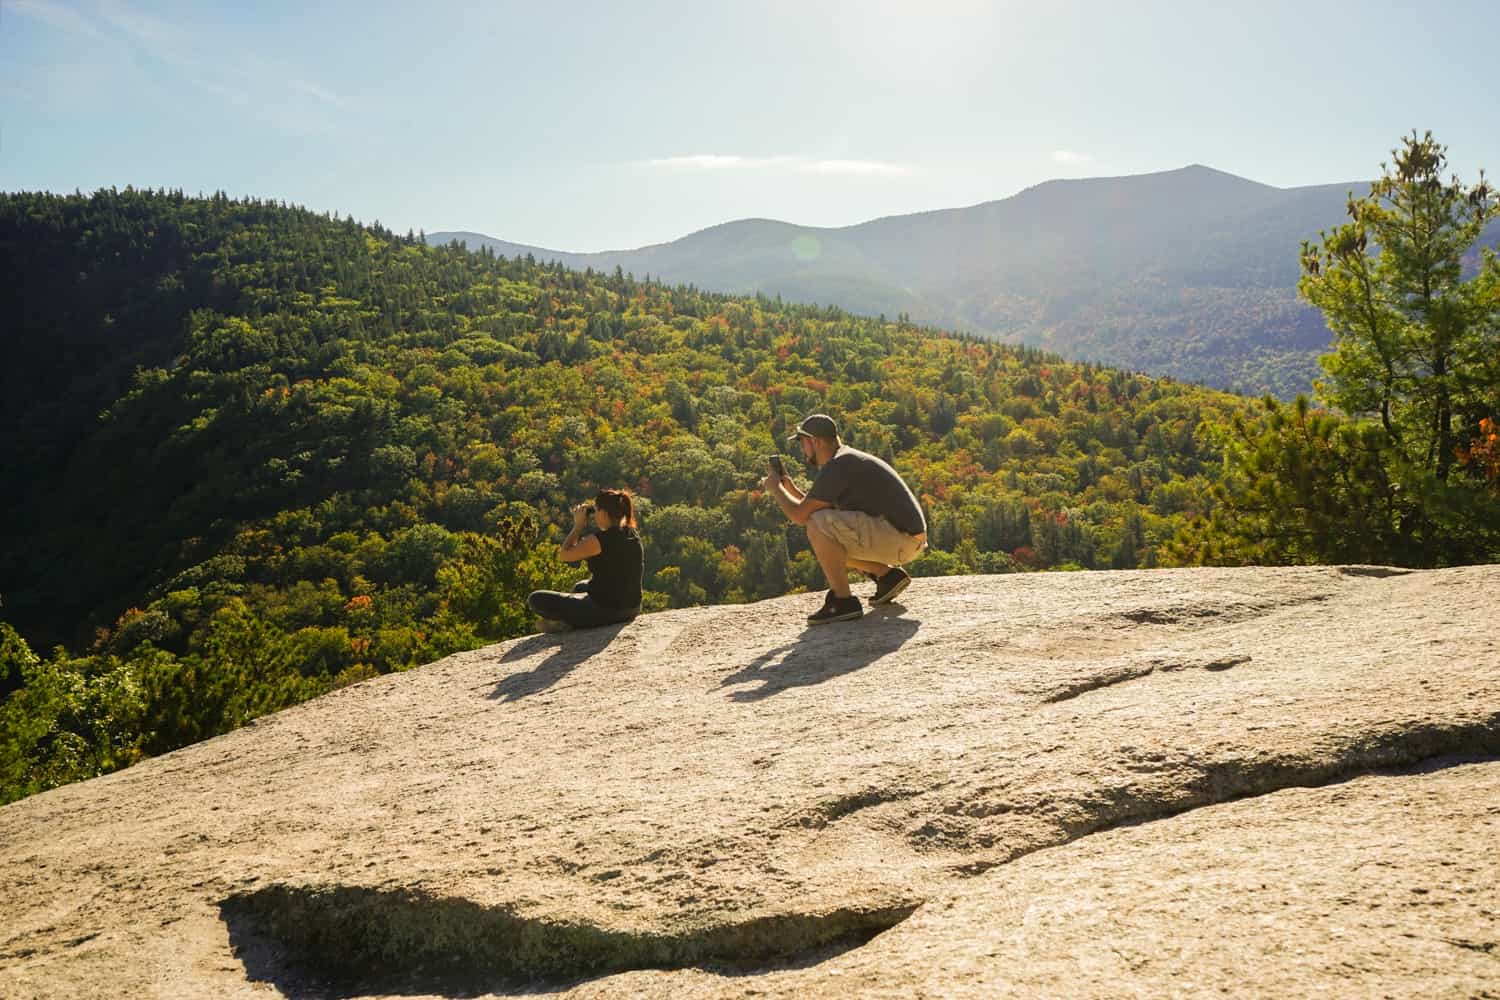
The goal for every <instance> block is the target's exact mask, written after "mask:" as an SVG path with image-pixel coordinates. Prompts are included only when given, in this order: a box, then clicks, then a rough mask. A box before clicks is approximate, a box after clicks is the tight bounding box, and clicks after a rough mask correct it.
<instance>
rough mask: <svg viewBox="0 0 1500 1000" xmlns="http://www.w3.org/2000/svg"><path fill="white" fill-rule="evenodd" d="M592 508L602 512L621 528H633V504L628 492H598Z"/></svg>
mask: <svg viewBox="0 0 1500 1000" xmlns="http://www.w3.org/2000/svg"><path fill="white" fill-rule="evenodd" d="M594 506H595V507H598V508H599V509H600V510H602V511H604V512H605V513H606V514H608V515H609V516H610V517H611V518H613V519H614V521H615V523H616V524H618V525H620V527H622V528H630V529H632V530H633V529H634V528H635V504H633V503H632V502H631V499H630V491H629V490H600V491H599V495H598V496H596V497H594Z"/></svg>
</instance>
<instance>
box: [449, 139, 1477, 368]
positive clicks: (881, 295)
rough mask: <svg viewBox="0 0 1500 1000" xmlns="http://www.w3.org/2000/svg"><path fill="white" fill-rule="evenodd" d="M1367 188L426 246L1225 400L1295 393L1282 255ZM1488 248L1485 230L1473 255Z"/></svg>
mask: <svg viewBox="0 0 1500 1000" xmlns="http://www.w3.org/2000/svg"><path fill="white" fill-rule="evenodd" d="M1368 190H1369V182H1368V181H1354V182H1349V183H1342V184H1323V185H1316V186H1312V187H1298V188H1276V187H1272V186H1270V185H1267V184H1261V183H1259V182H1256V181H1252V180H1247V179H1245V178H1243V177H1237V176H1235V175H1233V174H1229V173H1225V172H1223V171H1220V170H1215V169H1213V168H1211V167H1206V166H1202V165H1197V164H1195V165H1192V166H1188V167H1183V168H1181V169H1179V170H1171V171H1166V172H1162V173H1153V174H1140V175H1134V176H1126V177H1102V178H1088V179H1078V180H1052V181H1046V182H1044V183H1042V184H1038V185H1036V186H1034V187H1030V188H1027V189H1026V190H1024V191H1021V192H1020V193H1018V194H1016V195H1013V196H1011V197H1009V198H1004V199H1001V200H998V201H988V202H983V203H980V204H977V205H972V206H969V207H967V208H951V209H938V210H935V211H929V212H919V213H916V214H912V215H897V216H887V217H884V218H879V219H873V220H871V221H869V222H863V223H859V224H857V225H853V226H844V227H839V228H820V227H815V226H799V225H795V224H793V223H788V222H779V221H775V220H770V219H742V220H739V221H735V222H727V223H723V224H721V225H718V226H712V227H710V228H708V229H703V230H700V231H698V232H695V233H690V234H689V235H687V236H684V237H682V238H680V239H677V240H673V241H671V242H668V243H660V244H654V245H651V246H645V247H640V248H638V249H634V250H614V251H605V252H600V253H568V252H563V251H557V250H549V249H545V248H542V247H533V246H527V245H524V244H518V243H509V242H506V241H503V240H497V239H494V238H493V237H490V236H485V235H483V234H480V233H468V232H439V233H430V234H428V236H427V239H428V242H430V243H448V242H451V241H453V240H459V241H461V242H464V243H466V244H467V245H468V246H469V247H470V248H471V249H478V248H479V247H481V246H487V247H489V248H490V249H492V250H493V251H494V252H495V253H499V254H504V255H506V256H512V257H514V256H523V257H524V256H526V255H527V254H530V255H532V256H533V257H535V258H537V259H538V260H541V261H557V262H559V263H561V264H563V265H564V266H566V267H570V268H575V269H580V270H582V269H584V268H593V269H594V270H595V271H613V270H614V269H615V268H616V267H619V268H621V269H622V270H624V271H627V272H630V273H633V274H635V275H636V276H642V275H645V274H650V275H651V276H652V277H653V278H659V279H661V280H664V281H668V282H672V283H683V284H693V285H697V286H699V287H701V288H704V289H710V290H713V291H724V292H732V293H757V292H759V293H764V294H767V295H781V296H783V297H784V298H787V299H791V300H795V301H805V302H819V303H825V304H832V305H838V306H841V307H843V308H845V309H848V310H851V311H853V312H860V313H865V314H869V315H875V314H881V313H883V314H886V315H889V316H895V315H898V314H901V313H905V314H907V315H909V316H910V317H911V318H912V319H914V320H917V321H919V322H923V323H929V324H933V325H935V326H941V327H946V328H951V329H957V330H966V331H973V332H978V333H984V334H987V335H990V336H995V337H999V338H1001V339H1005V340H1012V341H1023V342H1026V343H1029V344H1034V345H1039V346H1041V347H1044V348H1046V349H1047V350H1050V351H1055V352H1057V353H1059V354H1062V355H1064V356H1067V357H1072V358H1077V359H1083V360H1093V361H1100V362H1104V363H1107V364H1110V365H1113V366H1119V367H1125V368H1130V369H1135V370H1140V371H1146V372H1150V373H1152V374H1158V375H1170V376H1173V377H1177V378H1183V379H1189V380H1193V381H1200V382H1205V383H1207V384H1210V385H1214V386H1219V387H1223V388H1232V389H1238V390H1240V391H1245V392H1251V393H1257V394H1258V393H1261V392H1273V393H1276V394H1278V395H1283V396H1286V395H1291V394H1294V393H1296V392H1299V391H1304V390H1306V389H1308V388H1309V387H1310V385H1311V380H1312V378H1313V376H1314V375H1315V374H1316V373H1317V356H1318V355H1319V354H1321V353H1324V352H1325V351H1326V350H1327V347H1328V343H1329V338H1330V334H1329V331H1328V329H1327V327H1326V326H1325V325H1324V323H1323V321H1322V317H1321V316H1320V315H1319V314H1318V313H1317V312H1316V311H1315V310H1313V309H1311V308H1310V307H1308V306H1306V305H1304V304H1302V303H1300V302H1299V301H1298V300H1297V292H1296V284H1297V278H1298V264H1297V256H1298V255H1297V250H1298V247H1299V246H1300V244H1301V241H1302V240H1304V239H1316V238H1317V235H1318V232H1319V230H1321V229H1326V228H1329V227H1331V226H1334V225H1337V224H1338V223H1340V222H1341V221H1343V219H1344V218H1345V205H1346V202H1347V199H1348V196H1349V194H1350V193H1351V192H1352V193H1353V194H1354V195H1355V196H1363V195H1365V194H1366V193H1367V192H1368ZM1497 236H1500V227H1492V228H1491V231H1490V232H1489V234H1488V238H1489V239H1488V241H1489V242H1491V243H1493V242H1495V239H1496V237H1497Z"/></svg>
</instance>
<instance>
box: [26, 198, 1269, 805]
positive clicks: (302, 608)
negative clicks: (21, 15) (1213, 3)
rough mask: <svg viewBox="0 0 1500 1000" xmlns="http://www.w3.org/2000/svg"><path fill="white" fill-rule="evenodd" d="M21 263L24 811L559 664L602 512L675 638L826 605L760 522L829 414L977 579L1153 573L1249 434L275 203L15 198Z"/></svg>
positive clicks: (1151, 401)
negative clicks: (474, 673)
mask: <svg viewBox="0 0 1500 1000" xmlns="http://www.w3.org/2000/svg"><path fill="white" fill-rule="evenodd" d="M0 247H3V256H4V259H5V261H6V263H7V267H6V278H5V285H4V293H3V294H4V300H3V303H0V309H3V313H4V315H5V316H6V317H7V323H6V325H5V334H4V340H3V345H0V350H3V354H0V371H3V372H4V379H5V384H4V390H5V391H4V393H3V399H0V405H3V407H4V411H3V418H4V419H3V423H0V427H3V432H4V436H3V439H0V461H3V463H4V467H5V468H6V469H7V489H6V490H5V492H4V496H3V500H0V503H3V504H4V510H3V512H0V513H3V518H0V524H3V528H0V531H3V539H0V558H3V564H0V593H3V600H4V605H3V608H0V615H3V617H4V619H5V620H6V621H8V622H9V623H10V625H11V626H14V628H15V630H16V632H14V633H12V632H10V630H9V629H8V628H7V635H8V636H9V638H8V639H6V644H7V645H6V649H7V652H6V654H5V658H6V672H7V674H8V678H7V680H6V682H5V683H6V686H7V688H8V689H10V688H17V687H20V690H19V691H18V692H17V693H16V694H15V695H14V696H13V697H12V698H11V699H10V700H9V702H8V703H7V708H6V710H7V711H8V712H10V714H11V721H12V723H13V726H12V734H11V739H12V740H13V745H12V747H11V756H10V757H9V758H8V761H9V763H7V764H6V765H5V766H6V767H7V768H8V769H9V770H8V773H6V774H5V775H4V776H3V777H4V781H5V789H6V794H7V795H10V796H13V795H16V794H20V793H23V792H25V791H27V790H32V789H36V788H39V787H46V786H48V785H50V784H55V783H57V782H58V781H61V780H68V779H69V778H71V777H75V776H78V775H83V774H89V773H95V772H97V771H99V770H107V769H110V768H113V767H117V766H120V765H122V764H124V763H128V762H129V761H130V760H132V759H135V757H137V756H138V755H140V754H142V753H156V752H161V751H164V750H167V749H170V748H172V747H175V746H179V745H181V744H183V743H185V742H188V741H191V740H195V739H199V738H202V737H204V736H208V735H211V734H213V733H216V732H221V731H224V730H226V729H228V728H231V727H233V726H235V725H238V724H240V723H242V722H244V721H245V720H246V719H249V718H251V717H253V716H255V715H257V714H260V713H263V712H265V711H270V710H273V709H275V708H277V707H280V706H282V705H285V704H289V703H291V702H294V701H297V700H300V699H303V698H306V697H309V696H312V695H314V694H317V693H319V692H322V691H326V690H328V689H330V688H331V687H334V686H337V685H340V684H345V683H349V682H351V681H354V680H357V679H359V678H362V677H367V676H371V675H373V674H376V673H379V672H384V671H389V670H394V669H401V668H404V667H408V666H411V665H414V664H420V663H424V662H427V661H429V660H432V659H434V658H436V657H438V656H441V655H443V654H445V653H448V652H451V651H454V650H458V649H462V648H466V647H472V646H476V645H478V644H481V643H485V642H489V641H493V640H496V639H500V638H503V637H507V636H513V635H518V634H522V633H524V632H525V631H527V630H528V629H529V628H530V627H531V622H530V621H529V619H528V616H527V615H526V614H525V613H524V606H523V603H522V601H523V598H524V596H525V594H526V593H527V592H528V591H529V590H530V589H533V588H535V587H538V586H548V585H559V584H565V583H569V582H571V581H572V580H573V579H575V578H576V577H577V575H578V574H577V573H576V572H575V571H573V570H571V569H569V568H567V567H564V566H561V565H560V564H558V563H557V562H556V560H555V558H554V551H555V548H554V547H555V543H556V540H557V539H558V537H559V536H560V534H561V532H562V531H563V529H564V527H565V522H566V518H565V516H564V513H565V508H566V506H567V505H568V504H569V503H571V502H576V501H578V500H580V499H582V498H584V497H586V496H590V495H592V492H593V491H594V490H595V489H596V488H597V487H599V486H604V485H624V486H628V487H630V488H631V489H633V490H635V491H637V493H638V494H639V495H640V497H641V498H642V504H641V506H642V508H643V510H644V535H645V538H646V542H647V546H648V567H647V569H648V574H647V581H646V583H647V587H648V590H649V593H648V598H647V599H648V606H649V607H653V608H661V607H666V606H680V605H686V604H694V603H701V602H718V601H744V600H753V599H756V598H759V597H764V596H768V595H772V594H779V593H783V592H785V591H787V590H788V589H789V588H799V587H809V588H816V587H820V586H821V584H820V580H819V577H818V572H817V569H816V564H815V562H814V560H813V559H812V555H811V553H810V551H809V550H808V549H807V545H806V540H805V537H804V536H803V534H802V532H801V531H800V529H796V528H793V527H791V526H790V525H788V524H787V523H786V522H785V521H784V519H783V518H782V517H781V515H780V514H779V512H777V511H776V510H775V508H774V506H773V505H771V504H770V503H769V502H768V501H766V500H764V498H762V497H761V496H760V495H759V494H758V488H757V481H758V480H759V478H760V477H761V476H762V475H763V474H764V469H765V456H766V455H767V454H768V453H769V452H771V451H775V450H784V449H783V447H782V446H780V445H779V444H778V443H777V442H779V441H780V440H781V438H782V436H783V435H784V433H785V432H786V431H787V429H788V428H789V427H791V426H794V425H795V422H796V421H797V420H798V419H800V417H801V416H802V415H804V414H806V413H808V412H811V411H814V410H824V411H828V412H830V413H833V414H834V415H835V416H837V417H838V418H839V419H840V420H841V422H842V423H843V426H844V427H845V429H846V436H847V437H848V438H849V439H850V440H851V442H852V443H854V444H856V445H858V446H860V447H863V448H866V449H869V450H871V451H874V452H876V453H878V454H880V455H882V456H885V457H886V458H888V459H890V460H891V461H892V462H894V464H895V465H896V467H897V468H898V469H899V470H901V471H902V473H903V474H904V475H906V476H907V477H908V479H909V480H910V481H911V483H912V484H913V486H914V488H915V489H916V490H917V491H918V492H919V494H920V496H921V499H922V501H923V503H924V505H925V506H926V508H927V510H928V513H929V519H930V522H931V529H932V530H931V539H932V543H933V545H932V549H931V551H930V552H929V553H928V554H926V555H925V556H924V557H923V558H922V559H921V560H920V561H919V562H918V563H917V564H916V565H915V566H914V567H913V569H914V571H915V572H916V573H918V574H923V573H926V574H943V573H957V572H997V571H998V572H1003V571H1010V570H1022V569H1039V568H1049V567H1108V566H1138V565H1152V564H1154V563H1155V562H1156V560H1157V559H1158V557H1159V552H1160V551H1161V547H1162V545H1163V543H1164V541H1165V540H1166V539H1169V538H1170V537H1172V536H1173V535H1174V533H1176V532H1177V530H1178V528H1179V526H1180V525H1181V524H1182V523H1183V522H1184V520H1185V519H1186V518H1188V517H1189V516H1191V515H1193V514H1195V513H1197V512H1199V511H1201V510H1202V509H1203V508H1204V505H1205V503H1206V502H1207V501H1206V500H1205V498H1206V496H1207V494H1208V485H1209V484H1208V482H1207V478H1206V477H1209V476H1212V475H1213V474H1215V471H1216V464H1215V463H1216V462H1217V461H1218V458H1217V455H1215V454H1212V453H1209V452H1206V451H1205V450H1204V448H1203V446H1202V445H1201V444H1200V442H1199V440H1198V439H1197V438H1195V436H1194V432H1195V430H1196V429H1197V428H1198V425H1199V424H1200V422H1202V421H1204V420H1210V421H1217V422H1221V423H1222V422H1223V420H1224V416H1225V414H1226V412H1228V411H1230V410H1235V409H1238V408H1240V406H1241V401H1239V400H1237V399H1235V398H1233V397H1227V396H1223V395H1219V394H1216V393H1213V392H1209V391H1207V390H1204V389H1201V388H1198V387H1193V386H1187V385H1180V384H1175V383H1172V382H1170V381H1159V380H1152V379H1147V378H1144V377H1141V376H1136V375H1131V374H1126V373H1123V372H1118V371H1107V370H1103V369H1098V368H1094V367H1091V366H1088V365H1077V364H1067V363H1063V362H1061V361H1059V360H1058V359H1056V358H1053V357H1046V356H1042V355H1040V354H1038V353H1036V352H1034V351H1028V350H1022V349H1017V348H1011V347H1004V346H999V345H996V344H992V343H986V342H981V341H976V340H966V339H962V338H955V337H945V336H941V335H937V334H935V333H933V332H931V331H925V330H921V329H917V328H914V327H912V326H909V325H904V324H897V323H882V322H878V321H875V320H869V319H859V318H855V317H851V316H849V315H846V314H844V313H842V312H840V311H838V310H836V309H819V308H812V307H806V306H794V305H789V304H784V303H780V302H776V301H771V300H767V299H764V298H760V299H735V298H729V297H725V296H721V295H709V294H705V293H702V292H699V291H696V290H694V289H691V288H668V287H664V286H662V285H659V284H649V283H644V282H641V281H637V280H634V279H633V278H631V277H629V276H627V275H624V274H620V273H615V274H613V275H598V274H590V273H576V272H570V271H566V270H563V269H561V268H560V267H556V266H541V265H538V264H536V263H533V262H528V261H525V260H506V259H497V258H495V257H493V256H491V255H489V254H487V253H469V252H466V251H464V250H462V249H459V248H457V247H428V246H425V245H423V244H422V243H420V242H419V241H417V240H416V239H414V238H412V237H411V236H410V235H408V236H407V237H405V238H402V237H398V236H396V235H393V234H392V233H389V232H386V231H384V230H381V229H379V228H373V227H364V226H361V225H358V224H356V223H355V222H353V221H350V220H340V219H337V218H329V217H327V216H323V215H317V214H314V213H311V212H307V211H304V210H301V209H296V208H288V207H286V206H284V205H277V204H274V203H269V202H255V201H248V202H247V201H232V200H229V199H227V198H224V197H222V196H220V197H214V198H207V199H204V198H189V197H184V196H183V195H181V194H180V193H166V192H149V191H132V190H129V189H127V190H125V191H101V192H99V193H97V194H95V195H92V196H77V195H75V196H72V197H59V196H53V195H29V194H27V195H7V196H4V197H3V199H0ZM23 639H24V640H25V641H24V642H23V641H22V640H23ZM54 646H58V647H59V648H58V649H57V650H56V651H55V652H54V653H52V654H51V655H50V658H48V659H46V660H45V661H43V660H42V659H41V657H39V656H37V655H35V654H33V653H32V652H31V650H36V651H38V652H41V651H45V650H49V649H52V648H53V647H54ZM23 717H24V719H25V720H26V726H23V727H21V728H22V729H25V730H26V732H29V733H30V734H31V737H30V738H31V743H29V744H26V738H27V737H25V734H24V733H23V734H22V737H17V736H16V735H15V733H16V731H17V730H16V729H15V725H14V724H15V723H16V720H17V719H20V718H23ZM26 727H30V728H29V729H28V728H26ZM16 740H19V744H26V745H25V746H21V745H19V744H18V743H15V742H14V741H16Z"/></svg>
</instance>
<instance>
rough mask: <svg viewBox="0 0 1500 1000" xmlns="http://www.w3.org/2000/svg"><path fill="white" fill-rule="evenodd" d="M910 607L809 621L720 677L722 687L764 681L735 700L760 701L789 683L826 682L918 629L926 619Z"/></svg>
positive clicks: (896, 606)
mask: <svg viewBox="0 0 1500 1000" xmlns="http://www.w3.org/2000/svg"><path fill="white" fill-rule="evenodd" d="M905 613H906V608H904V607H903V606H901V605H900V604H887V605H885V606H883V607H880V608H875V609H873V610H871V611H870V613H869V614H867V615H865V616H864V618H862V619H860V620H859V621H855V622H835V623H833V624H830V625H809V626H808V627H807V629H806V630H805V631H803V633H802V634H801V635H800V636H798V637H797V641H795V642H789V643H787V644H786V645H784V646H777V647H776V648H775V649H768V650H766V651H765V652H764V653H762V654H760V655H759V656H757V657H756V658H755V659H753V660H751V661H750V662H749V663H747V664H746V665H745V666H744V667H742V668H741V669H739V670H737V671H735V672H734V673H732V674H730V675H729V676H728V677H726V678H724V679H723V680H722V681H720V682H719V686H720V687H733V686H735V685H738V684H748V683H752V682H755V681H759V682H760V687H757V688H748V689H745V690H741V691H734V692H732V693H731V694H730V695H729V700H730V701H760V700H761V699H762V698H769V697H771V695H773V694H779V693H781V692H782V691H785V690H786V689H787V688H794V687H806V686H808V685H811V684H821V683H823V682H824V681H826V680H831V679H833V678H835V677H841V676H843V675H844V674H849V673H853V672H854V671H856V670H858V669H860V668H861V667H866V666H869V665H870V664H871V663H874V662H875V661H876V660H878V659H880V658H881V657H882V656H884V655H886V654H887V653H891V652H894V651H895V650H897V649H899V648H900V647H901V644H902V643H904V642H906V640H907V639H910V638H911V637H912V636H913V635H915V634H916V631H917V626H918V625H920V624H921V622H920V620H918V619H915V618H904V617H902V616H903V615H904V614H905Z"/></svg>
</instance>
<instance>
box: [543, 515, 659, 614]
mask: <svg viewBox="0 0 1500 1000" xmlns="http://www.w3.org/2000/svg"><path fill="white" fill-rule="evenodd" d="M590 513H592V514H593V515H594V524H595V525H596V530H595V531H594V532H592V533H591V534H587V535H584V534H583V531H584V529H585V528H587V527H588V517H589V514H590ZM580 535H582V537H579V536H580ZM558 558H560V559H562V561H563V562H566V563H576V562H578V561H580V560H583V559H587V560H588V563H589V572H590V573H591V574H593V575H592V576H591V577H590V578H589V579H587V580H584V581H582V582H580V583H579V584H578V585H577V586H575V587H574V588H573V592H572V593H571V594H563V593H559V592H558V591H555V590H537V591H533V592H532V594H531V596H530V597H528V598H527V599H526V605H527V606H528V607H529V608H531V610H532V611H534V612H535V613H536V614H537V615H538V616H539V617H540V618H541V619H542V620H541V622H540V623H539V627H540V628H541V630H542V631H544V632H559V631H563V630H564V629H568V628H591V627H593V626H595V625H613V624H617V623H620V622H628V621H630V620H631V619H633V618H635V616H636V615H638V614H640V613H641V581H642V579H643V577H644V574H645V562H646V560H645V552H644V550H643V549H642V547H641V538H640V536H639V535H638V534H636V530H635V511H634V509H633V508H632V506H631V502H630V494H629V493H628V492H626V491H625V490H600V491H599V495H598V496H596V497H594V502H593V503H591V504H579V505H578V506H576V507H574V508H573V530H572V531H570V532H568V537H567V538H566V539H564V540H563V543H562V549H561V550H560V551H559V552H558Z"/></svg>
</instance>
